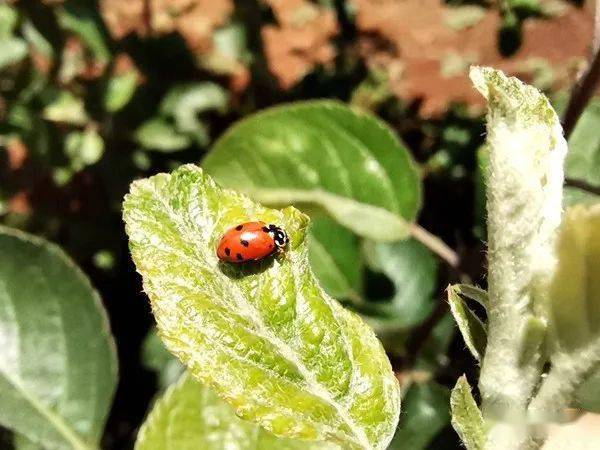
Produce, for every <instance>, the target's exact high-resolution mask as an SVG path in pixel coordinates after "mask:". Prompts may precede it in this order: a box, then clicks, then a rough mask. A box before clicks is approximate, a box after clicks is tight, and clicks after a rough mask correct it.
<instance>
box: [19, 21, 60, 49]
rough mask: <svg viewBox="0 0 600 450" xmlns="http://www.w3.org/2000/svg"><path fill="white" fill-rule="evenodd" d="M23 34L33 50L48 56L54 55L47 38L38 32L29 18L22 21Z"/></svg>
mask: <svg viewBox="0 0 600 450" xmlns="http://www.w3.org/2000/svg"><path fill="white" fill-rule="evenodd" d="M23 36H24V37H25V39H26V40H27V42H28V43H29V45H31V46H32V48H33V49H35V51H37V52H39V53H40V54H42V55H44V56H46V57H48V58H53V57H54V49H53V48H52V44H50V42H49V41H48V39H46V37H45V36H44V35H43V34H42V33H40V32H39V30H38V29H37V28H36V27H35V26H34V25H33V22H31V21H30V20H26V21H25V22H23Z"/></svg>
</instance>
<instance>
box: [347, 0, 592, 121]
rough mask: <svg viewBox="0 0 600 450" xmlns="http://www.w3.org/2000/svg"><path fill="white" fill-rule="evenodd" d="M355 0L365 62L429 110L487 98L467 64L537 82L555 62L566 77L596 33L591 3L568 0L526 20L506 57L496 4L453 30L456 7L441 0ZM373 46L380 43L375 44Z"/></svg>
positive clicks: (557, 75)
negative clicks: (555, 11)
mask: <svg viewBox="0 0 600 450" xmlns="http://www.w3.org/2000/svg"><path fill="white" fill-rule="evenodd" d="M356 5H357V27H358V29H359V30H360V31H361V32H362V36H361V37H360V38H359V39H360V40H361V41H362V42H361V43H360V48H361V49H367V50H368V51H366V52H363V55H364V57H365V59H366V61H367V63H368V64H369V65H371V66H372V67H375V68H379V69H384V70H388V71H389V72H391V73H390V74H389V79H390V81H391V89H392V90H393V92H394V93H395V94H396V95H397V96H398V97H400V98H403V99H407V100H414V99H420V100H422V105H421V113H422V114H423V115H424V116H426V117H427V116H434V115H437V114H439V113H442V112H444V111H445V110H446V108H447V105H448V104H449V103H451V102H466V103H468V104H471V105H475V106H477V105H482V99H481V98H480V97H479V96H478V94H477V93H476V92H475V91H474V90H473V89H472V87H471V83H470V82H469V80H468V77H467V72H468V67H469V65H470V64H481V65H490V66H494V67H496V68H499V69H502V70H504V71H506V72H508V73H510V74H517V75H519V76H520V77H521V78H524V79H526V80H528V81H535V80H533V78H534V76H535V72H536V68H539V67H541V68H542V70H544V69H545V68H550V70H552V71H553V72H554V73H553V79H554V84H558V85H561V84H564V83H565V82H566V81H568V80H571V79H572V78H573V76H574V72H575V67H576V65H577V62H578V61H581V60H582V59H583V58H585V56H586V54H587V51H588V46H589V42H590V39H591V36H592V25H593V23H592V22H593V20H592V14H591V12H590V11H589V9H586V8H583V9H581V8H577V7H575V6H573V5H572V4H571V3H567V2H564V5H563V6H564V11H563V12H562V13H561V14H560V15H559V16H558V17H555V18H553V19H549V20H548V19H527V20H526V21H525V23H524V27H523V43H522V45H521V47H520V48H519V50H518V51H517V52H516V54H514V55H513V56H512V57H510V58H504V57H503V56H502V55H501V54H500V51H499V48H498V36H497V30H498V29H499V26H500V17H499V14H498V11H497V10H495V9H487V10H482V17H481V18H480V19H479V20H478V21H477V22H476V23H475V24H473V25H472V26H465V27H464V28H463V29H453V28H452V27H450V26H449V25H448V17H449V14H450V13H451V12H452V11H451V10H452V9H455V8H450V7H448V6H446V5H445V3H444V2H442V1H441V0H402V1H398V0H356ZM374 41H384V42H385V43H386V44H387V45H385V46H382V45H381V42H379V43H378V44H374V43H373V42H374ZM376 46H377V47H379V48H380V50H379V51H377V52H373V51H371V50H372V49H373V48H374V47H376ZM382 47H383V48H382ZM546 62H547V63H546ZM399 66H400V67H401V72H402V74H401V75H400V76H399V75H398V71H399V68H398V67H399ZM555 87H556V86H555Z"/></svg>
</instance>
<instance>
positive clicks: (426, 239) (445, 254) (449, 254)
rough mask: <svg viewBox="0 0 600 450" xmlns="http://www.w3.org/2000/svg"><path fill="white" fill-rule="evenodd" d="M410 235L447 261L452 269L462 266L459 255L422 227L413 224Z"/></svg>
mask: <svg viewBox="0 0 600 450" xmlns="http://www.w3.org/2000/svg"><path fill="white" fill-rule="evenodd" d="M410 234H411V236H412V237H413V238H415V239H416V240H417V241H419V242H420V243H421V244H423V245H424V246H425V247H427V248H428V249H429V250H431V251H432V252H433V253H435V254H436V255H438V256H439V257H440V258H442V259H443V260H444V261H446V262H447V263H448V264H449V265H450V266H451V267H454V268H457V267H458V266H459V264H460V257H459V256H458V253H456V252H455V251H454V250H452V249H451V248H450V247H448V246H447V245H446V243H445V242H444V241H442V240H441V239H440V238H439V237H437V236H435V235H434V234H431V233H430V232H429V231H427V230H426V229H425V228H423V227H421V226H420V225H417V224H416V223H415V224H412V226H411V228H410Z"/></svg>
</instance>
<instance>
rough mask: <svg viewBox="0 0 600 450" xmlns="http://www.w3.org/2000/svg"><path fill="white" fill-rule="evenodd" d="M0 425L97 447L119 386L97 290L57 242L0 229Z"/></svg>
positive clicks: (70, 445)
mask: <svg viewBox="0 0 600 450" xmlns="http://www.w3.org/2000/svg"><path fill="white" fill-rule="evenodd" d="M0 341H1V345H0V424H1V425H2V426H4V427H7V428H9V429H11V430H13V431H14V432H16V433H19V434H22V435H23V436H25V437H26V438H27V439H28V440H31V441H32V442H34V443H36V444H43V445H44V446H45V447H46V448H53V449H65V450H66V449H77V450H91V449H97V448H98V442H99V440H100V437H101V435H102V430H103V428H104V423H105V420H106V416H107V414H108V410H109V408H110V404H111V401H112V397H113V393H114V390H115V387H116V381H117V380H116V378H117V361H116V356H115V348H114V343H113V341H112V337H111V335H110V330H109V327H108V322H107V318H106V315H105V313H104V310H103V309H102V304H101V301H100V298H99V297H98V294H97V293H96V291H95V290H94V289H93V287H92V286H91V284H90V282H89V281H88V279H87V278H86V277H85V276H84V274H83V273H82V272H81V271H80V270H79V269H78V268H77V267H76V266H75V265H74V263H73V262H72V261H71V260H70V259H68V257H67V256H66V255H65V254H64V253H63V252H62V251H61V250H60V249H59V248H58V247H57V246H55V245H53V244H50V243H48V242H46V241H44V240H42V239H39V238H36V237H34V236H30V235H27V234H24V233H21V232H18V231H15V230H10V229H8V228H1V229H0Z"/></svg>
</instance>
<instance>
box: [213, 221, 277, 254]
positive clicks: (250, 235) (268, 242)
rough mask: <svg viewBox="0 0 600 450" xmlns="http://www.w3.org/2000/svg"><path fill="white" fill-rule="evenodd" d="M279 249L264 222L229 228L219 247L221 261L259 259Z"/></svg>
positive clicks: (247, 223)
mask: <svg viewBox="0 0 600 450" xmlns="http://www.w3.org/2000/svg"><path fill="white" fill-rule="evenodd" d="M278 249H279V247H278V246H277V245H276V243H275V239H274V238H273V236H272V235H271V234H270V233H269V228H268V226H267V224H265V223H264V222H246V223H242V224H240V225H238V226H236V227H234V228H231V229H229V230H228V231H227V232H226V233H225V234H224V235H223V237H222V238H221V241H220V242H219V245H218V247H217V256H218V257H219V259H220V260H221V261H225V262H230V263H243V262H246V261H259V260H261V259H264V258H266V257H267V256H269V255H271V254H273V253H274V252H276V251H277V250H278Z"/></svg>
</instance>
